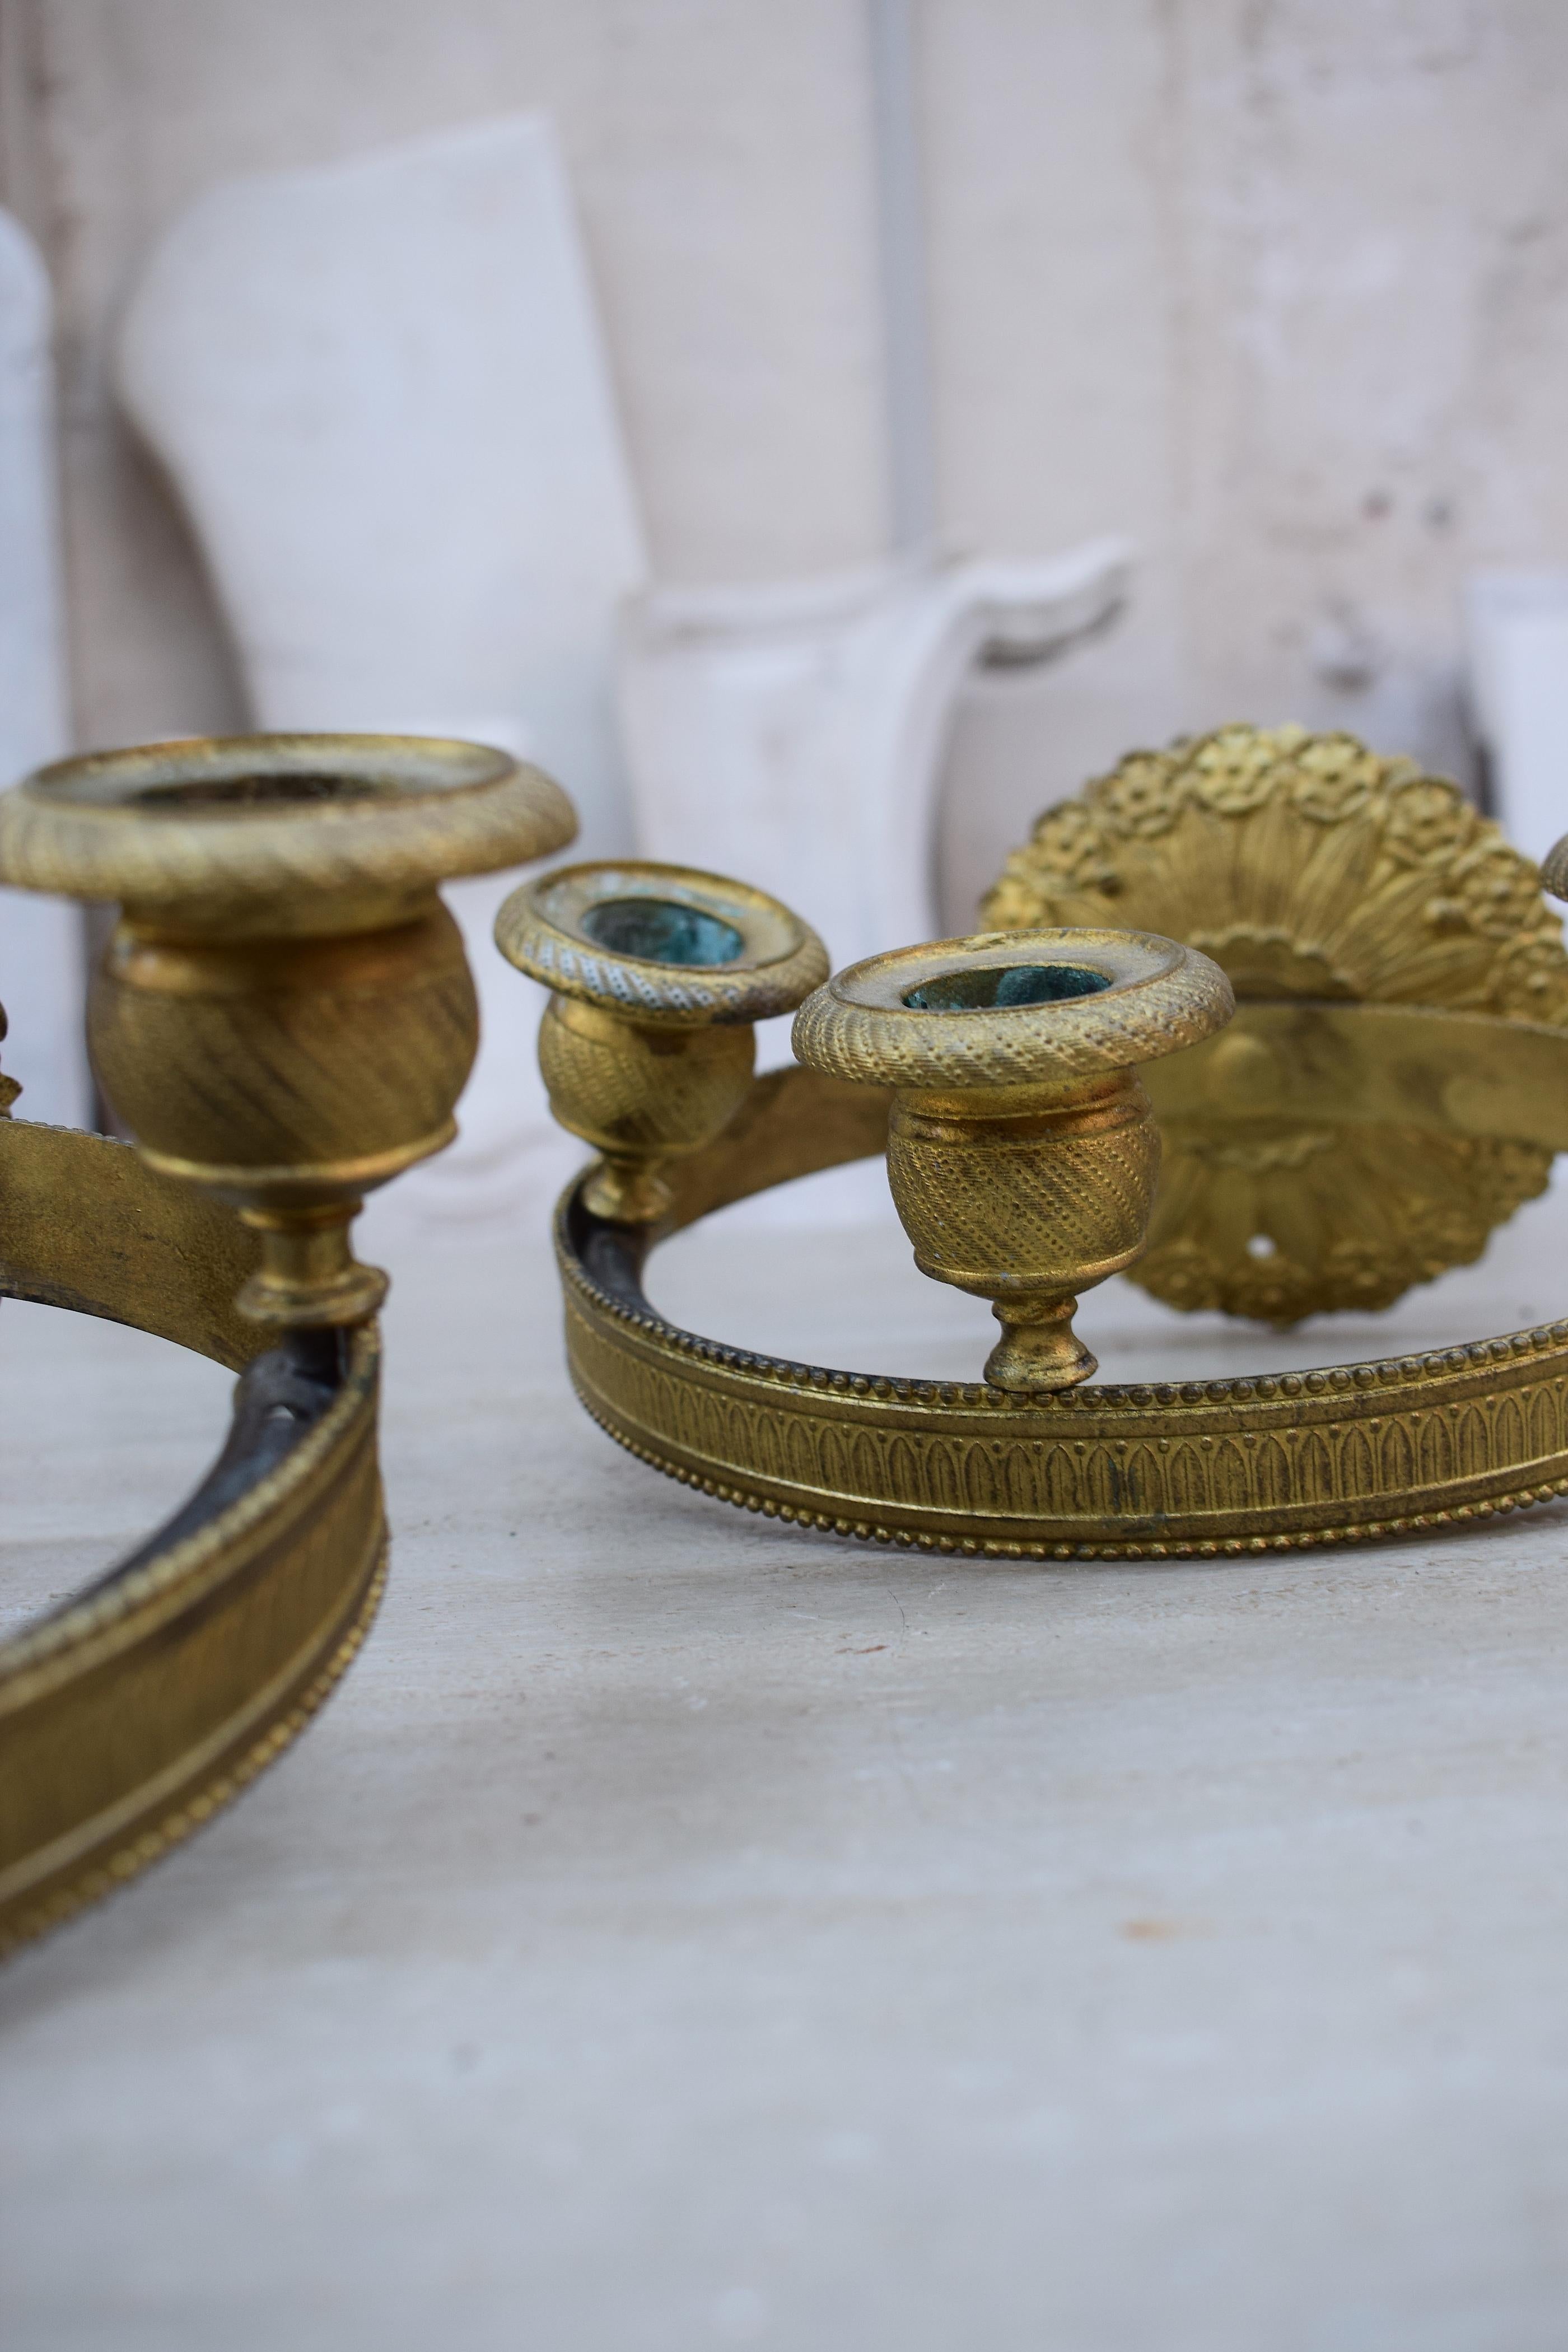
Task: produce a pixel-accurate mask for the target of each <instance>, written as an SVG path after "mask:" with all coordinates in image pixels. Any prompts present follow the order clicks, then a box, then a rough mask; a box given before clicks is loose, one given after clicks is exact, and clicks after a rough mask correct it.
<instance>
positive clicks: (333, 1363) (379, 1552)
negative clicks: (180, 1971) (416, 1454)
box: [0, 736, 573, 1948]
mask: <svg viewBox="0 0 1568 2352" xmlns="http://www.w3.org/2000/svg"><path fill="white" fill-rule="evenodd" d="M572 830H573V819H572V815H571V811H570V808H569V805H568V803H566V802H565V800H564V798H563V795H562V794H561V793H558V792H557V791H556V789H555V787H554V786H553V785H552V784H551V783H549V782H548V781H547V780H546V779H544V778H542V777H540V776H538V775H536V774H534V773H532V772H528V771H521V770H519V769H518V768H517V767H516V766H515V764H514V763H513V762H512V761H510V760H509V759H508V758H506V756H505V755H504V754H501V753H499V752H492V751H483V750H481V749H479V747H477V746H472V745H460V744H455V743H445V742H425V741H419V740H411V739H402V738H396V739H393V738H378V737H360V738H356V737H276V736H270V737H269V736H261V737H254V738H247V739H243V740H238V741H234V742H212V743H208V742H197V743H181V744H165V745H157V746H153V747H152V748H150V749H148V750H145V751H133V752H120V753H110V754H105V755H103V756H101V757H100V758H97V759H92V760H83V761H68V762H65V763H62V764H61V765H60V766H58V767H56V768H53V769H48V770H46V771H44V772H42V773H41V774H40V775H38V776H37V777H35V778H33V779H31V780H30V781H29V782H27V783H26V785H24V786H21V787H18V788H17V790H16V791H15V792H13V793H10V794H7V795H5V797H4V798H0V878H3V879H4V880H5V881H7V882H10V883H20V884H24V885H26V886H30V887H35V888H50V889H63V890H68V891H73V892H75V893H77V894H79V895H81V896H84V897H91V898H119V899H120V900H121V907H122V914H121V922H120V925H119V927H118V929H117V930H116V932H115V934H114V937H113V939H112V940H111V942H110V947H109V950H108V953H107V956H106V959H105V964H104V969H103V971H102V973H101V974H100V978H99V981H98V982H97V984H96V988H95V992H94V997H93V1002H92V1007H91V1035H92V1044H93V1050H94V1055H95V1059H96V1062H97V1065H98V1068H99V1072H100V1077H101V1078H102V1080H103V1082H104V1085H105V1088H106V1091H108V1093H109V1094H110V1097H111V1099H112V1100H113V1101H114V1102H115V1104H116V1106H117V1108H119V1110H120V1111H121V1115H122V1116H123V1117H124V1118H125V1119H126V1121H127V1123H128V1124H129V1125H130V1126H131V1127H132V1129H133V1130H134V1131H135V1133H136V1135H137V1137H138V1141H139V1145H140V1150H132V1149H130V1148H129V1147H127V1146H125V1145H122V1144H118V1143H112V1142H110V1141H109V1140H108V1139H106V1138H104V1137H100V1136H90V1135H80V1134H75V1133H71V1132H68V1131H65V1130H61V1129H51V1128H42V1127H31V1126H28V1125H26V1124H25V1123H24V1122H22V1121H20V1120H16V1119H11V1118H0V1293H4V1294H9V1295H10V1296H13V1297H24V1298H33V1299H37V1300H41V1301H43V1302H44V1303H46V1304H50V1305H55V1306H62V1307H74V1308H76V1309H78V1310H79V1311H82V1312H85V1313H89V1314H95V1315H103V1316H107V1317H110V1318H113V1319H115V1320H118V1321H121V1322H125V1323H130V1324H133V1325H136V1326H138V1327H140V1328H142V1329H144V1330H148V1331H152V1332H155V1333H157V1334H159V1335H160V1336H161V1337H163V1338H165V1339H174V1340H176V1341H178V1342H180V1343H181V1344H183V1345H184V1346H188V1347H192V1348H195V1349H198V1350H199V1351H200V1352H202V1353H204V1354H205V1355H208V1356H211V1357H213V1358H215V1359H216V1360H217V1361H218V1362H220V1363H225V1364H228V1365H232V1366H234V1367H236V1368H237V1369H238V1368H242V1367H243V1368H245V1369H244V1370H243V1376H242V1378H241V1381H240V1383H239V1386H238V1389H237V1395H236V1407H235V1422H234V1428H233V1431H232V1433H231V1435H230V1438H229V1441H228V1444H227V1445H226V1448H225V1450H224V1453H223V1454H222V1455H221V1456H220V1457H219V1460H218V1462H217V1463H216V1465H215V1467H214V1469H213V1471H212V1472H211V1473H210V1474H209V1475H208V1477H207V1478H206V1480H205V1481H204V1483H203V1485H202V1486H200V1487H199V1488H198V1489H197V1491H196V1493H195V1495H193V1496H191V1498H190V1499H189V1501H188V1502H187V1503H186V1504H185V1505H184V1507H183V1508H182V1509H181V1510H180V1511H179V1512H177V1513H176V1514H175V1516H174V1518H173V1519H171V1520H170V1521H169V1522H168V1524H167V1525H166V1526H165V1527H164V1528H162V1529H161V1530H160V1531H159V1532H158V1533H157V1534H156V1535H154V1536H153V1538H151V1539H150V1540H149V1542H148V1543H146V1544H145V1545H144V1546H142V1548H141V1549H140V1550H139V1551H137V1552H135V1553H133V1554H132V1556H131V1557H130V1558H129V1559H125V1560H122V1561H121V1562H120V1564H119V1565H118V1567H116V1568H114V1569H113V1570H110V1573H109V1574H108V1575H107V1576H105V1577H104V1578H102V1579H101V1580H100V1581H99V1582H98V1583H96V1584H95V1585H93V1586H92V1587H90V1588H89V1590H88V1591H85V1592H83V1593H82V1594H81V1595H80V1596H79V1597H78V1598H77V1599H76V1600H74V1601H70V1602H68V1604H66V1606H65V1607H63V1608H60V1609H57V1610H55V1611H53V1612H50V1613H49V1614H48V1615H47V1616H46V1617H44V1618H43V1619H42V1620H40V1621H39V1622H37V1624H36V1625H34V1626H33V1627H31V1628H29V1629H28V1630H27V1631H26V1632H25V1633H22V1634H21V1635H19V1636H18V1637H16V1639H14V1640H12V1641H10V1642H8V1643H4V1644H0V1948H5V1947H6V1946H7V1945H9V1944H12V1943H15V1942H16V1941H18V1940H20V1939H22V1938H24V1937H27V1936H30V1935H34V1934H37V1933H38V1932H40V1931H41V1930H42V1929H44V1928H46V1927H49V1926H50V1925H52V1924H53V1923H54V1922H56V1921H57V1920H58V1919H61V1918H64V1917H66V1916H68V1915H69V1914H70V1912H72V1911H73V1910H75V1909H77V1908H78V1907H79V1906H80V1905H81V1904H83V1903H86V1902H89V1901H91V1900H92V1899H93V1898H94V1897H95V1896H97V1895H101V1894H104V1893H107V1892H108V1891H110V1889H111V1888H112V1887H113V1886H115V1885H119V1884H120V1883H121V1882H122V1881H123V1880H125V1879H126V1878H128V1877H131V1876H133V1875H134V1874H135V1873H136V1872H137V1871H139V1870H140V1869H142V1867H143V1866H144V1865H145V1864H147V1863H149V1862H151V1861H153V1860H154V1859H155V1858H156V1856H157V1855H158V1854H160V1853H163V1851H165V1850H166V1849H167V1847H168V1846H169V1845H170V1844H171V1843H174V1842H175V1841H176V1840H178V1839H179V1838H181V1837H183V1836H184V1835H185V1834H186V1833H187V1832H189V1831H190V1830H192V1829H194V1828H195V1827H196V1826H197V1825H198V1824H199V1823H200V1822H202V1821H204V1820H205V1819H206V1818H207V1817H208V1816H209V1815H210V1814H211V1813H212V1812H213V1811H215V1810H216V1808H217V1807H219V1806H220V1805H222V1804H224V1803H225V1802H226V1801H228V1799H229V1798H231V1797H232V1796H234V1795H235V1794H236V1793H237V1790H239V1789H240V1788H242V1787H243V1786H244V1785H245V1783H246V1782H247V1780H249V1779H250V1778H252V1777H253V1776H254V1774H255V1773H256V1772H257V1771H258V1770H259V1769H261V1768H262V1767H263V1766H264V1765H266V1764H267V1763H268V1762H269V1761H270V1760H271V1759H273V1758H274V1757H275V1756H277V1755H278V1754H279V1753H280V1752H281V1750H282V1749H283V1748H285V1747H287V1746H288V1744H289V1741H290V1740H291V1739H292V1738H294V1737H295V1735H296V1734H297V1732H298V1731H299V1730H300V1728H301V1727H302V1726H303V1725H304V1723H305V1722H306V1721H307V1720H308V1719H309V1717H310V1714H311V1712H312V1711H313V1710H314V1708H315V1707H316V1706H319V1705H320V1703H321V1699H322V1698H323V1697H324V1696H326V1695H327V1693H328V1691H329V1690H330V1689H331V1685H332V1684H333V1682H334V1681H335V1680H336V1678H337V1676H338V1675H341V1674H342V1671H343V1668H344V1667H345V1666H346V1665H347V1664H348V1663H349V1661H350V1659H351V1658H352V1656H353V1653H354V1651H355V1649H356V1648H357V1646H358V1644H359V1643H360V1641H361V1640H362V1639H363V1634H364V1632H365V1629H366V1627H367V1626H368V1624H369V1622H370V1621H371V1618H372V1617H373V1615H374V1611H375V1606H376V1602H377V1600H378V1598H379V1595H380V1591H381V1588H382V1584H383V1581H384V1574H385V1555H386V1525H385V1517H384V1508H383V1503H382V1494H381V1479H380V1473H379V1467H378V1464H377V1459H376V1444H375V1424H376V1393H377V1380H378V1365H379V1342H378V1340H377V1337H376V1333H375V1328H374V1324H373V1323H371V1322H370V1321H368V1320H367V1318H369V1317H370V1316H371V1315H372V1314H373V1312H374V1307H375V1306H376V1304H377V1303H378V1301H379V1299H380V1297H381V1295H382V1293H383V1291H384V1287H385V1284H384V1277H383V1276H381V1275H379V1274H377V1273H376V1272H374V1269H371V1268H368V1267H363V1266H360V1265H357V1264H356V1263H355V1262H354V1260H353V1256H352V1254H351V1252H350V1250H349V1246H348V1225H349V1221H350V1219H351V1218H352V1216H353V1212H354V1210H355V1208H356V1207H357V1205H358V1202H359V1200H360V1198H361V1196H362V1194H363V1192H365V1191H366V1190H368V1189H369V1187H370V1186H371V1185H373V1184H376V1183H381V1182H384V1181H386V1179H387V1178H388V1177H389V1176H391V1175H394V1174H395V1173H396V1172H397V1171H398V1170H399V1169H400V1168H403V1167H405V1166H407V1165H409V1164H410V1163H411V1162H412V1161H414V1160H417V1159H419V1158H422V1157H423V1156H424V1155H425V1154H426V1153H427V1152H429V1151H433V1150H438V1149H439V1148H440V1146H441V1144H442V1143H443V1142H444V1141H445V1140H446V1139H447V1137H448V1136H449V1135H450V1133H451V1131H452V1108H453V1104H454V1102H455V1101H456V1099H457V1096H458V1092H459V1090H460V1088H461V1086H462V1082H463V1079H464V1077H465V1076H466V1075H467V1071H468V1064H469V1061H470V1060H471V1058H472V1053H473V1045H474V1036H475V1020H474V1008H473V992H472V985H471V982H470V981H469V978H468V971H467V966H466V963H465V961H464V959H463V954H462V948H461V942H460V940H459V939H458V934H457V931H456V928H455V926H454V925H453V924H452V922H451V920H450V919H449V918H448V917H447V914H446V912H445V910H444V909H443V908H442V907H441V906H440V903H439V901H438V900H437V898H436V895H435V885H436V883H437V881H438V880H440V879H441V878H443V877H445V876H447V875H449V874H458V873H468V872H478V871H482V870H484V869H485V868H487V867H489V866H496V865H503V864H508V863H511V862H515V861H519V860H521V859H522V858H524V857H528V856H536V855H538V854H539V853H540V852H542V851H543V850H546V849H550V848H552V847H555V846H558V845H560V844H561V843H562V842H563V841H564V840H566V839H568V838H570V835H571V833H572ZM228 1204H233V1206H230V1205H228ZM235 1206H237V1208H238V1210H239V1212H240V1213H239V1215H238V1217H237V1216H236V1215H235V1213H234V1207H235ZM345 1327H347V1328H345Z"/></svg>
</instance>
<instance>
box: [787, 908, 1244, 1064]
mask: <svg viewBox="0 0 1568 2352" xmlns="http://www.w3.org/2000/svg"><path fill="white" fill-rule="evenodd" d="M1101 921H1102V922H1103V918H1101ZM1099 940H1103V941H1104V942H1105V943H1106V944H1107V945H1108V946H1110V947H1113V948H1117V949H1121V950H1125V949H1126V947H1127V944H1128V942H1127V940H1126V939H1125V937H1124V936H1122V937H1118V936H1117V935H1116V934H1112V933H1108V932H1106V931H1104V930H1103V929H1101V930H1100V933H1099ZM1097 944H1098V941H1097V938H1096V935H1095V934H1094V933H1092V932H1079V931H1061V930H1052V931H1047V932H1040V931H1036V932H1033V933H1031V934H1030V936H1029V937H1028V938H1027V939H1022V940H1019V942H1018V956H1019V959H1020V961H1031V962H1045V961H1052V960H1055V961H1072V960H1073V958H1074V957H1075V956H1083V955H1088V954H1090V953H1091V952H1092V950H1093V949H1094V947H1095V946H1096V945H1097ZM1140 944H1142V945H1144V946H1146V948H1147V951H1148V955H1147V960H1148V963H1149V966H1150V967H1151V970H1150V976H1149V977H1147V978H1142V979H1133V980H1130V981H1127V982H1122V983H1121V984H1119V985H1117V986H1115V987H1112V988H1110V989H1107V990H1105V991H1103V992H1101V993H1099V994H1097V995H1093V996H1082V997H1075V998H1068V999H1066V1000H1060V1001H1058V1002H1055V1003H1045V1004H1023V1005H1009V1006H1007V1007H1005V1008H1003V1009H997V1008H994V1007H976V1008H973V1009H970V1010H965V1011H963V1012H956V1013H925V1012H916V1011H914V1010H913V1009H911V1008H910V1007H909V1006H906V1005H901V1004H898V1003H868V1002H866V1001H865V995H864V993H863V992H862V990H863V983H862V975H866V976H867V977H868V978H869V977H870V976H871V975H873V974H875V973H877V972H878V971H879V970H880V971H882V972H884V973H885V972H887V971H889V968H891V969H892V970H893V971H896V970H897V968H898V966H899V964H900V962H901V961H904V960H903V959H901V958H875V959H873V960H872V961H871V963H869V964H866V965H858V966H854V967H852V968H851V969H850V970H849V971H847V972H841V973H839V974H838V975H837V977H836V978H835V979H833V980H831V981H829V982H828V983H827V985H826V988H819V989H818V990H817V991H816V994H815V995H814V996H812V997H810V998H809V999H808V1000H807V1002H806V1003H805V1004H803V1005H802V1006H801V1009H800V1011H799V1013H797V1014H796V1015H795V1034H794V1043H795V1053H796V1055H797V1056H798V1057H799V1059H800V1060H801V1061H803V1062H804V1063H805V1065H806V1066H807V1067H808V1068H810V1069H814V1070H821V1071H822V1072H823V1073H824V1074H825V1075H826V1076H829V1077H837V1078H851V1079H855V1080H858V1081H859V1082H860V1083H861V1084H863V1085H870V1086H895V1087H903V1088H906V1089H908V1088H915V1089H920V1088H926V1089H930V1090H931V1091H932V1092H941V1091H945V1090H952V1091H955V1092H956V1091H963V1090H966V1089H972V1088H975V1087H982V1088H984V1087H1016V1086H1027V1085H1032V1084H1039V1083H1041V1082H1042V1081H1048V1080H1050V1079H1052V1078H1074V1077H1095V1076H1101V1075H1102V1074H1103V1073H1105V1072H1106V1071H1108V1070H1116V1069H1124V1068H1126V1067H1128V1066H1130V1065H1133V1064H1136V1063H1140V1062H1151V1061H1156V1060H1158V1059H1159V1058H1160V1057H1161V1056H1162V1055H1165V1054H1173V1053H1175V1052H1176V1051H1177V1050H1178V1049H1179V1048H1180V1047H1182V1046H1184V1045H1193V1044H1194V1043H1195V1042H1196V1041H1197V1040H1198V1039H1199V1038H1200V1037H1206V1036H1207V1035H1209V1034H1210V1033H1211V1031H1213V1030H1215V1029H1216V1028H1218V1027H1219V1026H1220V1025H1221V1024H1222V1023H1223V1022H1224V1021H1225V1020H1226V1018H1227V1017H1228V1015H1229V1013H1230V1011H1231V1003H1232V1000H1231V992H1230V987H1229V984H1228V982H1226V978H1225V975H1224V974H1223V972H1221V971H1219V970H1218V969H1217V968H1216V967H1215V965H1214V964H1213V963H1211V962H1210V961H1209V960H1208V959H1207V957H1206V956H1203V955H1200V954H1196V953H1194V951H1192V950H1187V951H1186V952H1184V953H1183V952H1181V951H1180V950H1174V951H1173V949H1172V947H1171V944H1170V942H1169V941H1167V940H1158V939H1152V938H1148V937H1147V936H1146V935H1144V937H1143V938H1142V940H1141V942H1140ZM993 946H994V940H991V939H989V938H986V937H984V935H982V936H980V937H977V938H975V939H973V940H952V941H951V942H949V943H948V946H947V948H946V949H945V950H943V956H944V957H945V958H946V960H947V961H948V962H949V964H950V965H951V966H958V967H960V968H962V965H963V958H964V956H965V954H966V953H968V952H970V951H973V950H977V949H978V950H984V949H986V948H990V947H993ZM940 960H942V959H940V958H938V957H937V956H936V955H935V954H934V953H933V952H932V951H930V950H928V951H926V952H925V953H924V954H923V956H922V958H921V964H920V966H919V967H918V969H919V970H920V971H921V972H923V971H924V968H925V966H927V965H929V964H932V963H934V962H936V961H940ZM915 970H916V967H915V966H913V964H912V963H911V975H910V976H911V982H912V979H913V976H914V971H915Z"/></svg>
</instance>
